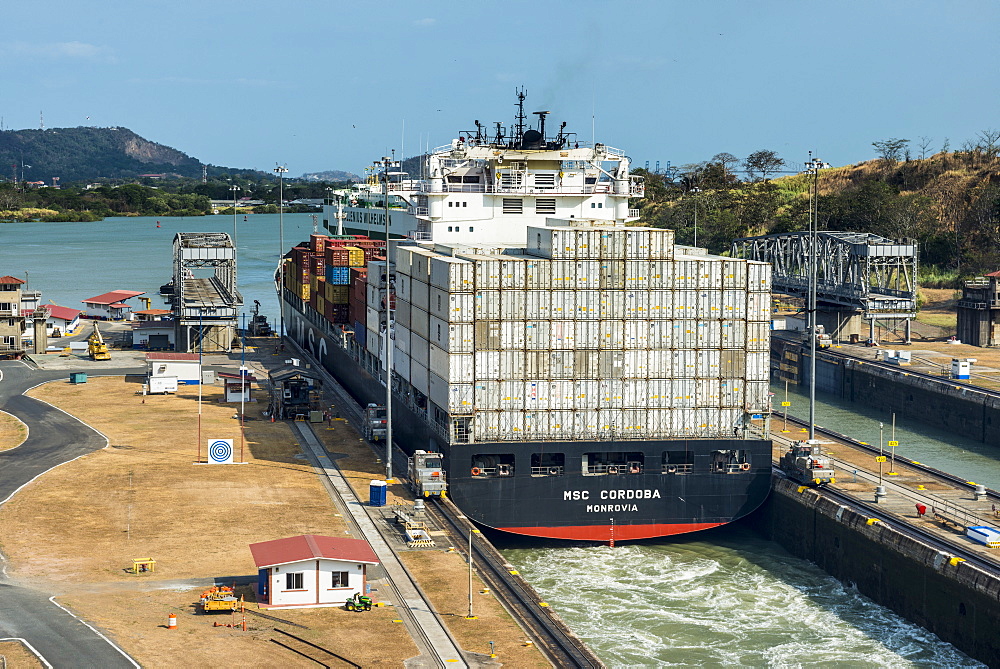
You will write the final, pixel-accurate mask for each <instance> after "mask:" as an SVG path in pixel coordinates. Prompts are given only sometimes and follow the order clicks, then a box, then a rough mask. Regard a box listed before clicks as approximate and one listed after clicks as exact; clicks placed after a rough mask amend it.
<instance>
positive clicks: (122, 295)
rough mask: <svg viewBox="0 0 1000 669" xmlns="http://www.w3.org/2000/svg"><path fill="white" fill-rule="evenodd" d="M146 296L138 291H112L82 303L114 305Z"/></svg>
mask: <svg viewBox="0 0 1000 669" xmlns="http://www.w3.org/2000/svg"><path fill="white" fill-rule="evenodd" d="M145 294H146V293H144V292H142V291H138V290H112V291H111V292H110V293H104V294H103V295H98V296H97V297H92V298H90V299H89V300H81V302H83V303H84V304H110V305H114V303H115V302H121V301H122V300H127V299H130V298H133V297H137V296H139V295H145Z"/></svg>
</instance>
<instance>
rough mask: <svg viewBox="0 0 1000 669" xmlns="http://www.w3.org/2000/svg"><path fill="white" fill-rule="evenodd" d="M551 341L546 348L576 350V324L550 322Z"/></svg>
mask: <svg viewBox="0 0 1000 669" xmlns="http://www.w3.org/2000/svg"><path fill="white" fill-rule="evenodd" d="M550 323H551V327H550V328H549V339H548V341H546V345H545V346H544V347H539V348H552V349H574V348H576V323H575V322H574V321H550Z"/></svg>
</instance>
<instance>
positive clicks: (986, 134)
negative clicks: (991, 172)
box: [979, 128, 1000, 162]
mask: <svg viewBox="0 0 1000 669" xmlns="http://www.w3.org/2000/svg"><path fill="white" fill-rule="evenodd" d="M979 139H980V142H979V147H980V149H981V150H982V152H983V154H984V155H985V156H986V159H987V160H989V161H991V162H992V161H993V160H996V157H997V152H998V151H1000V146H998V144H997V142H998V141H1000V131H997V130H994V129H992V128H990V129H988V130H981V131H980V132H979Z"/></svg>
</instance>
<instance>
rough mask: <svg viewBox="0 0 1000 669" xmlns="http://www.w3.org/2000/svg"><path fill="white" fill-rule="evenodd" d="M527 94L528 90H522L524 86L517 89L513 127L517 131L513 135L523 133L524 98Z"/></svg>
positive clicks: (518, 135) (516, 135)
mask: <svg viewBox="0 0 1000 669" xmlns="http://www.w3.org/2000/svg"><path fill="white" fill-rule="evenodd" d="M527 96H528V91H526V90H524V86H521V88H520V90H518V91H517V123H516V124H515V127H516V128H517V133H516V134H515V137H518V138H520V137H522V136H523V135H524V125H525V124H524V121H525V116H524V98H526V97H527Z"/></svg>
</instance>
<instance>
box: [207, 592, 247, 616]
mask: <svg viewBox="0 0 1000 669" xmlns="http://www.w3.org/2000/svg"><path fill="white" fill-rule="evenodd" d="M199 603H200V604H201V610H202V612H203V613H208V612H209V611H239V610H240V609H241V608H242V607H243V596H242V595H241V596H240V597H239V598H237V597H236V593H235V592H233V589H232V588H230V587H229V586H228V585H223V586H217V587H212V588H209V589H208V590H206V591H205V592H203V593H201V599H200V601H199Z"/></svg>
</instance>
